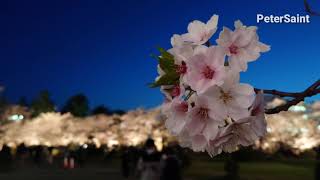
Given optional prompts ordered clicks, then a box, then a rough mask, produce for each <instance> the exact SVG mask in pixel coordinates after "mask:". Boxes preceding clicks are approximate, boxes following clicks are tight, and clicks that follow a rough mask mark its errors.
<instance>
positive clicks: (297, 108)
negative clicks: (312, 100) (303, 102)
mask: <svg viewBox="0 0 320 180" xmlns="http://www.w3.org/2000/svg"><path fill="white" fill-rule="evenodd" d="M306 110H307V109H306V107H304V106H291V107H290V108H289V111H294V112H305V111H306Z"/></svg>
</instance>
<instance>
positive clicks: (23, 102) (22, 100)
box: [18, 96, 28, 107]
mask: <svg viewBox="0 0 320 180" xmlns="http://www.w3.org/2000/svg"><path fill="white" fill-rule="evenodd" d="M18 105H20V106H25V107H27V106H28V102H27V99H26V97H24V96H22V97H20V98H19V100H18Z"/></svg>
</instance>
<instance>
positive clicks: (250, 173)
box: [0, 154, 315, 180]
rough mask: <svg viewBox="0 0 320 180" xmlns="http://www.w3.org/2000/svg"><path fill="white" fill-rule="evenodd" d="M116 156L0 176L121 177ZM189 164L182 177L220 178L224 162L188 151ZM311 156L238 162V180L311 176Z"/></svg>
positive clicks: (54, 179)
mask: <svg viewBox="0 0 320 180" xmlns="http://www.w3.org/2000/svg"><path fill="white" fill-rule="evenodd" d="M120 162H121V161H120V158H119V157H117V156H116V157H114V158H112V160H110V161H108V162H107V163H106V164H104V165H102V164H99V163H94V162H91V163H88V164H87V165H86V167H84V168H76V169H72V170H66V169H62V168H43V167H36V166H32V165H30V166H27V167H26V168H23V169H22V168H19V169H13V170H10V171H8V172H2V173H0V180H29V179H30V180H62V179H69V180H121V179H123V178H122V177H121V171H120V167H121V164H120ZM190 162H191V164H190V166H188V167H186V168H185V169H184V170H183V177H184V179H185V180H219V179H224V178H223V177H224V176H225V171H224V162H223V161H221V160H219V159H218V160H217V159H211V158H209V156H207V155H203V154H201V155H192V156H191V157H190ZM314 165H315V162H314V160H307V159H299V158H296V159H281V160H280V159H279V160H272V161H252V160H251V161H242V162H239V167H240V169H239V174H240V179H241V180H283V179H287V180H301V179H302V180H313V179H314Z"/></svg>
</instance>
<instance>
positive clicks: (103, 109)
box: [91, 105, 112, 115]
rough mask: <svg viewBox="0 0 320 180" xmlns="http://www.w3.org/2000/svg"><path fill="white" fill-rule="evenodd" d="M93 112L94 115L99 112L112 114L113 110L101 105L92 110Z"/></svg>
mask: <svg viewBox="0 0 320 180" xmlns="http://www.w3.org/2000/svg"><path fill="white" fill-rule="evenodd" d="M91 114H92V115H97V114H106V115H110V114H112V112H111V111H110V110H109V109H108V108H107V107H105V106H104V105H99V106H97V107H95V108H94V109H93V110H92V112H91Z"/></svg>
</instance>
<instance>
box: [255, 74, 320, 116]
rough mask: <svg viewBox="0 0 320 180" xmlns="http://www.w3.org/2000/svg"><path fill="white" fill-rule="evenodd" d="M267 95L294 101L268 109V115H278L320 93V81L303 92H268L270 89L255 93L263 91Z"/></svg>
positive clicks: (266, 111) (256, 89)
mask: <svg viewBox="0 0 320 180" xmlns="http://www.w3.org/2000/svg"><path fill="white" fill-rule="evenodd" d="M261 90H263V92H264V93H265V94H271V95H275V96H279V97H291V98H293V99H292V100H290V101H288V102H286V104H284V105H280V106H277V107H274V108H271V109H266V110H265V113H266V114H276V113H279V112H281V111H287V110H288V109H289V108H290V107H291V106H293V105H296V104H298V103H299V102H301V101H304V99H305V98H306V97H311V96H314V95H317V94H319V93H320V79H319V80H317V81H316V82H314V83H313V84H311V85H310V86H309V87H308V88H307V89H305V90H304V91H302V92H284V91H277V90H268V89H265V90H264V89H258V88H255V91H256V92H257V91H261Z"/></svg>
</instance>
